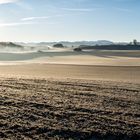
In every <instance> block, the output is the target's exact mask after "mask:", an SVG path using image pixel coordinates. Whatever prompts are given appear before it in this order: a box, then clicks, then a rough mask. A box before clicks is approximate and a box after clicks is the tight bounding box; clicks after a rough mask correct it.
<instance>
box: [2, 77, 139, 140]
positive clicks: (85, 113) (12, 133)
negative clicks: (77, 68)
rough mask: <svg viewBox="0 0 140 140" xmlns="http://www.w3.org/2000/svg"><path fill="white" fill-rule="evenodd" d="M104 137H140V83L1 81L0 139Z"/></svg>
mask: <svg viewBox="0 0 140 140" xmlns="http://www.w3.org/2000/svg"><path fill="white" fill-rule="evenodd" d="M103 138H104V139H107V140H108V139H118V138H119V139H127V140H129V139H139V138H140V84H132V83H118V82H103V81H88V80H70V79H67V80H53V79H49V80H45V79H16V78H15V79H14V78H1V79H0V139H75V140H82V139H83V140H85V139H89V140H92V139H97V140H98V139H99V140H100V139H103Z"/></svg>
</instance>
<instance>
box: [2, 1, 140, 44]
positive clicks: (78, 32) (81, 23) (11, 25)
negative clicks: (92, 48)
mask: <svg viewBox="0 0 140 140" xmlns="http://www.w3.org/2000/svg"><path fill="white" fill-rule="evenodd" d="M133 39H137V40H140V0H0V41H23V42H40V41H61V40H68V41H76V40H111V41H119V42H121V41H131V40H133Z"/></svg>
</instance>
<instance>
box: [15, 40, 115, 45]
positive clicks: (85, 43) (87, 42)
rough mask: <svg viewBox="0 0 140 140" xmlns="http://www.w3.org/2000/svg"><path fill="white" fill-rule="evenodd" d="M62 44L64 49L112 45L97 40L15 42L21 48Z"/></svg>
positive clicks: (106, 41) (110, 42) (105, 41)
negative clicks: (21, 46)
mask: <svg viewBox="0 0 140 140" xmlns="http://www.w3.org/2000/svg"><path fill="white" fill-rule="evenodd" d="M57 43H59V44H63V45H64V46H66V47H71V46H80V45H90V46H91V45H92V46H93V45H112V44H114V43H113V42H112V41H108V40H98V41H73V42H70V41H58V42H39V43H22V42H20V43H19V42H17V43H16V44H19V45H23V46H27V45H29V46H53V45H55V44H57Z"/></svg>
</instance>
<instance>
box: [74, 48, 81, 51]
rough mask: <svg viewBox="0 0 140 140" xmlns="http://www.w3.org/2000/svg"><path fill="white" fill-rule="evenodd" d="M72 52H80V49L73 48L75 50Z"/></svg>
mask: <svg viewBox="0 0 140 140" xmlns="http://www.w3.org/2000/svg"><path fill="white" fill-rule="evenodd" d="M73 50H74V51H76V52H81V51H82V49H81V48H75V49H73Z"/></svg>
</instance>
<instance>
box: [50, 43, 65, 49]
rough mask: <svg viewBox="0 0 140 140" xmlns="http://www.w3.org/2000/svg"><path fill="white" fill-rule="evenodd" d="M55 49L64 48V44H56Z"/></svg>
mask: <svg viewBox="0 0 140 140" xmlns="http://www.w3.org/2000/svg"><path fill="white" fill-rule="evenodd" d="M53 47H55V48H64V46H63V44H61V43H58V44H54V45H53Z"/></svg>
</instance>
